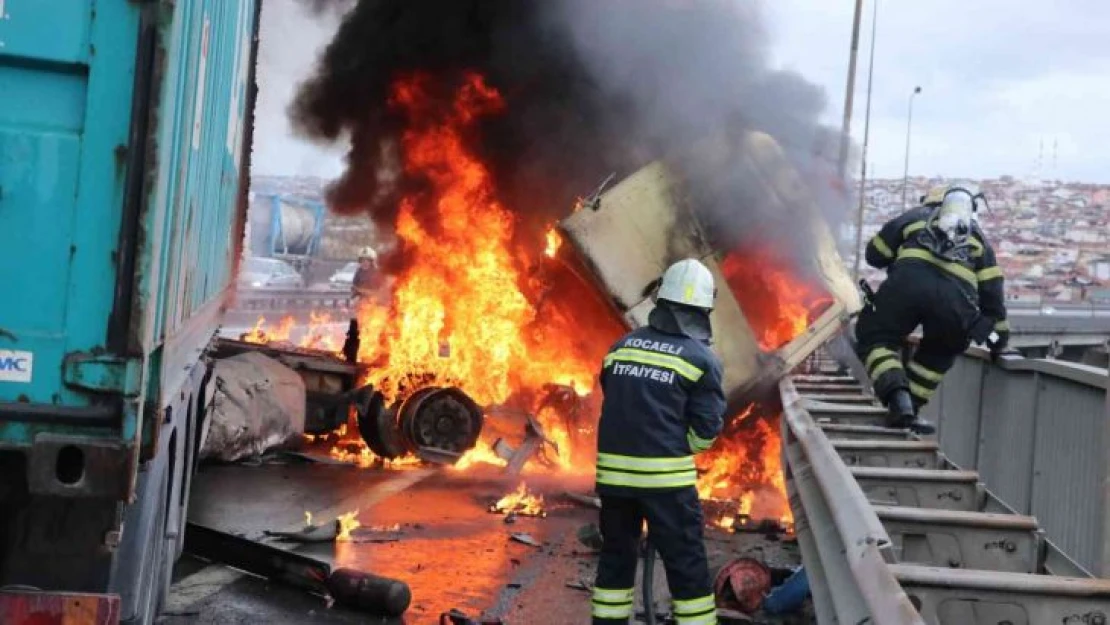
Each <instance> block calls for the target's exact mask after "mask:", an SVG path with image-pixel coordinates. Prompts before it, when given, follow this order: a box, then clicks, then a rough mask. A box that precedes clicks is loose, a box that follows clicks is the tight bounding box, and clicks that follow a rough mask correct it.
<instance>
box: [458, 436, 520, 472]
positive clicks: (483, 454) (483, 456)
mask: <svg viewBox="0 0 1110 625" xmlns="http://www.w3.org/2000/svg"><path fill="white" fill-rule="evenodd" d="M478 464H489V465H493V466H495V467H503V466H506V465H508V464H509V462H508V461H507V460H505V459H504V458H502V457H501V456H498V455H497V454H496V453H495V452H494V451H493V448H492V447H490V446H489V443H486V442H485V441H478V444H477V445H475V446H474V448H473V449H471V450H470V451H468V452H466V453H465V454H463V456H462V458H459V461H458V462H456V463H455V464H454V466H452V467H451V468H452V469H453V470H455V471H465V470H467V469H469V468H470V467H473V466H475V465H478Z"/></svg>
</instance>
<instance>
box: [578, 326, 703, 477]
mask: <svg viewBox="0 0 1110 625" xmlns="http://www.w3.org/2000/svg"><path fill="white" fill-rule="evenodd" d="M721 377H722V372H721V363H720V360H719V359H718V358H717V356H716V354H714V353H713V352H712V350H710V349H709V347H708V346H707V345H705V344H704V343H702V342H700V341H697V340H694V339H691V338H689V337H686V336H682V335H675V334H668V333H665V332H662V331H660V330H657V329H655V328H652V327H650V326H645V327H642V328H639V329H637V330H635V331H633V332H631V333H630V334H628V335H626V336H625V337H624V338H622V339H621V340H619V341H617V343H616V344H615V345H614V346H613V347H612V348H611V349H610V350H609V353H608V354H607V355H606V356H605V360H604V363H603V366H602V371H601V387H602V391H603V392H604V400H603V402H602V407H601V420H600V422H599V424H598V459H597V489H598V492H599V493H602V492H604V493H608V494H628V493H635V492H641V491H644V490H656V491H658V490H672V489H676V488H684V487H688V486H693V485H694V484H695V483H696V480H697V472H696V471H695V468H694V454H696V453H699V452H702V451H705V450H706V449H709V447H710V446H711V445H712V444H713V441H714V440H715V439H716V437H717V434H718V433H719V432H720V430H721V424H722V417H723V416H724V411H725V397H724V390H723V389H722V386H721Z"/></svg>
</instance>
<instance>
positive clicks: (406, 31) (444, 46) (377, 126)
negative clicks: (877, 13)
mask: <svg viewBox="0 0 1110 625" xmlns="http://www.w3.org/2000/svg"><path fill="white" fill-rule="evenodd" d="M767 47H768V41H767V35H766V33H765V32H764V30H763V27H762V17H761V15H760V13H759V10H758V8H756V7H754V6H753V5H752V4H751V3H741V2H735V1H734V0H697V1H696V2H683V1H679V0H605V1H599V0H542V1H532V2H526V1H522V0H451V1H449V2H448V1H443V0H360V1H359V2H358V4H357V5H356V6H355V7H354V8H353V9H352V10H351V11H350V12H349V13H347V15H346V17H345V19H344V21H343V24H342V25H341V26H340V29H339V31H338V32H337V34H336V37H335V39H334V40H333V42H332V43H331V45H330V46H329V47H328V48H327V49H326V51H325V53H324V54H323V55H322V57H321V58H320V60H319V62H318V64H317V70H316V72H315V74H314V75H313V76H311V77H310V78H309V79H308V80H307V81H306V82H305V83H304V84H302V85H301V86H300V89H299V90H298V95H297V97H296V99H295V101H294V103H293V105H292V107H291V115H292V117H293V121H294V126H295V128H296V129H297V130H298V131H299V132H300V133H301V134H303V135H305V136H307V137H309V138H311V139H315V140H323V141H338V140H344V139H346V140H349V142H350V152H349V154H348V158H347V160H348V169H347V171H346V173H345V174H344V175H343V176H342V177H341V178H340V179H339V180H337V181H335V182H334V183H333V184H332V185H331V187H330V188H329V190H328V203H329V205H330V206H331V207H332V209H333V210H335V211H336V212H339V213H347V214H350V213H355V212H369V213H370V214H371V216H373V217H374V218H375V220H377V221H378V222H379V223H382V224H383V225H387V226H392V224H393V220H394V218H395V216H396V210H397V206H398V202H397V198H398V197H399V196H400V195H401V194H402V193H410V192H412V191H413V190H419V189H421V188H422V187H424V186H426V185H427V181H426V180H422V179H421V178H420V175H419V174H415V173H409V172H404V171H401V169H400V166H399V162H400V159H399V158H398V157H397V149H398V147H397V146H398V145H399V143H400V137H401V136H402V134H403V132H404V129H405V123H406V120H405V118H404V116H403V115H400V114H398V112H397V110H396V109H395V107H391V105H390V89H391V85H392V84H393V83H394V81H395V80H397V79H398V78H402V77H406V76H411V75H414V74H420V75H423V76H425V77H427V78H429V79H430V82H431V84H432V85H433V86H432V88H433V89H436V90H437V93H438V94H439V99H440V101H442V102H443V105H444V106H449V105H450V102H451V98H452V96H453V94H454V93H455V92H456V91H457V89H458V87H459V85H460V84H461V83H462V82H463V81H464V80H465V79H466V76H467V75H468V73H469V72H478V73H480V74H482V75H483V76H484V77H485V78H486V80H487V82H488V84H489V85H491V86H492V87H494V88H496V89H497V90H498V91H499V92H500V93H501V94H502V96H503V98H504V100H505V108H504V110H503V111H502V112H501V113H500V114H499V115H495V116H491V117H488V118H486V119H484V120H483V121H482V123H481V124H479V125H477V126H476V127H475V128H474V129H473V132H472V134H471V136H468V137H466V138H465V139H466V141H468V142H469V144H470V145H468V147H469V148H470V149H471V150H473V151H474V152H475V153H476V154H478V155H480V157H481V158H482V160H483V162H484V163H485V164H486V165H487V166H488V167H489V168H490V170H491V173H492V174H493V179H494V180H495V181H496V183H497V186H498V189H497V191H498V194H499V195H500V196H501V200H502V202H503V203H504V205H505V206H507V207H510V208H511V209H512V210H513V211H514V212H515V214H516V215H517V217H518V219H519V220H520V225H521V226H523V227H522V228H520V229H519V230H520V233H521V234H520V236H538V235H539V233H540V232H542V228H544V227H545V226H546V225H547V224H550V222H551V221H552V220H554V219H555V218H557V217H560V216H562V215H564V214H565V213H566V212H568V211H569V210H570V207H571V206H572V205H573V203H574V201H575V199H576V198H577V197H581V196H584V195H586V194H587V193H589V192H590V191H592V190H593V189H594V188H595V187H596V186H597V184H598V183H599V182H600V181H601V180H602V179H603V178H605V177H606V176H607V175H608V174H609V173H616V175H617V179H620V178H622V177H623V176H625V175H628V174H630V173H632V172H633V171H635V170H636V169H638V168H639V167H641V166H643V165H644V164H646V163H648V162H650V161H651V160H654V159H657V158H660V157H668V156H673V157H674V158H673V160H672V162H673V164H674V165H675V166H677V167H678V168H679V169H680V170H682V172H683V174H684V175H685V178H686V179H687V181H688V182H689V185H688V186H687V189H688V191H689V193H690V195H691V197H692V199H693V200H694V202H693V203H694V206H695V207H696V209H697V210H699V211H701V213H702V215H703V217H704V218H706V220H707V221H708V222H709V223H710V224H711V228H710V230H711V231H712V232H714V233H715V234H716V235H717V236H718V237H719V239H718V240H717V241H716V242H717V243H718V244H720V245H721V246H722V247H738V246H743V245H744V244H746V243H749V242H751V241H752V240H753V239H754V240H757V241H759V242H760V243H765V242H766V241H772V242H778V246H779V247H780V248H787V247H789V248H795V249H800V250H805V249H811V247H812V246H809V245H807V244H806V242H805V241H803V240H798V237H799V236H801V235H799V234H797V232H798V230H799V229H798V228H797V227H796V225H797V224H796V223H795V222H794V220H793V219H792V218H791V217H790V215H789V214H788V213H789V211H783V210H782V209H783V204H782V202H784V201H787V202H788V200H783V199H781V198H780V199H778V200H776V201H768V199H767V198H764V197H757V196H755V195H754V192H753V189H760V188H761V185H760V184H753V181H751V180H749V179H748V176H749V175H750V174H748V173H745V171H746V170H745V169H744V168H742V167H734V166H733V162H734V160H735V159H738V158H742V157H743V154H742V151H743V149H744V148H743V147H737V145H736V144H734V143H727V144H725V145H726V146H727V147H725V148H724V150H723V152H720V151H718V154H722V153H723V154H725V155H727V156H726V158H724V159H713V160H711V161H707V160H705V159H690V158H688V157H686V156H683V154H682V153H683V151H684V150H686V149H689V148H690V147H692V146H693V144H695V143H697V142H699V141H702V140H706V139H709V140H710V141H719V139H720V138H721V137H722V136H723V135H724V136H729V135H731V136H736V134H738V133H739V132H740V131H744V130H759V131H763V132H766V133H768V134H770V135H772V136H773V137H774V138H775V139H776V140H777V141H778V142H779V144H780V145H781V146H782V148H783V150H784V152H785V153H786V155H787V157H788V158H789V160H790V161H791V162H792V164H793V165H794V167H795V168H796V169H797V170H798V171H799V172H800V173H801V174H802V180H803V181H804V184H806V185H808V186H809V192H810V194H811V195H812V196H814V197H816V198H817V199H818V202H819V205H820V206H821V207H822V209H823V211H824V212H825V214H826V217H833V218H836V219H838V218H839V217H840V212H841V211H842V209H843V208H844V206H845V205H846V202H847V198H846V196H845V195H844V194H841V193H839V192H837V191H836V190H835V189H836V187H837V185H838V181H837V180H836V176H835V163H834V160H835V157H836V151H837V141H838V139H839V135H838V134H837V133H836V132H835V131H832V130H830V129H828V128H825V127H822V126H821V125H820V124H819V123H818V121H817V120H818V118H819V115H820V114H821V112H822V110H823V109H824V107H825V98H824V94H823V93H822V91H821V90H820V89H819V88H817V87H815V86H813V85H811V84H809V83H807V82H806V81H805V80H804V79H802V78H801V77H800V76H798V75H796V74H793V73H789V72H780V71H774V70H772V69H770V68H769V63H768V59H767ZM734 133H736V134H734ZM784 241H785V242H786V244H785V245H783V243H782V242H784Z"/></svg>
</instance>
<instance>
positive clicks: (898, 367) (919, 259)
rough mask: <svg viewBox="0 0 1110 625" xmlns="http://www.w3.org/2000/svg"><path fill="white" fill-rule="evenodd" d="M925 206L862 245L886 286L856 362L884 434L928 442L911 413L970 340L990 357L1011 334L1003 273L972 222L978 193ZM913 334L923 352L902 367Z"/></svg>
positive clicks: (949, 194)
mask: <svg viewBox="0 0 1110 625" xmlns="http://www.w3.org/2000/svg"><path fill="white" fill-rule="evenodd" d="M922 201H923V205H922V206H919V207H917V208H915V209H913V210H911V211H909V212H906V213H904V214H902V215H901V216H899V217H896V218H895V219H892V220H891V221H889V222H887V223H886V224H885V225H884V226H883V227H882V229H881V230H880V231H879V233H878V234H877V235H875V237H874V238H872V239H871V241H870V242H869V243H868V244H867V251H866V258H867V263H868V264H869V265H871V266H872V267H876V268H879V269H886V270H887V279H886V281H884V282H883V284H882V285H881V286H880V287H879V290H878V292H877V293H875V294H874V297H873V298H872V301H871V302H870V304H869V305H868V306H867V307H865V308H864V310H863V311H862V312H861V313H860V317H859V321H858V323H857V325H856V338H857V342H858V347H857V349H858V353H859V356H860V358H861V359H862V360H863V361H864V364H865V365H866V367H867V372H868V375H870V377H871V381H872V384H873V385H874V387H875V394H876V395H878V397H879V398H880V399H881V400H882V401H883V403H884V404H886V406H887V407H888V409H889V411H890V416H889V418H888V421H887V425H889V426H890V427H895V428H905V427H909V428H910V429H912V430H914V431H916V432H918V433H922V434H929V433H932V432H934V431H935V428H934V427H933V425H932V424H931V423H929V422H928V421H925V420H923V419H921V418H919V417H918V416H917V415H918V412H919V411H920V409H921V407H922V406H924V405H925V404H926V403H927V402H928V401H929V399H930V398H931V397H932V396H933V393H934V392H935V391H936V389H937V386H939V385H940V382H941V379H943V377H944V374H945V372H947V371H948V369H949V368H951V366H952V364H953V363H954V362H955V360H956V357H957V356H958V355H959V354H961V353H962V352H963V351H964V350H966V349H967V348H968V346H969V345H970V343H971V341H974V342H976V343H980V344H982V343H986V344H987V345H988V346H989V347H990V350H991V355H992V356H997V355H998V353H999V352H1001V351H1002V350H1003V349H1004V348H1005V347H1006V343H1007V341H1008V339H1009V335H1010V326H1009V322H1008V321H1007V320H1006V306H1005V303H1004V296H1003V278H1002V270H1001V269H999V267H998V264H997V263H996V261H995V256H994V250H993V249H992V248H991V246H990V244H989V243H987V240H986V237H985V236H984V235H983V232H982V230H980V228H979V225H978V223H977V222H976V220H975V212H976V210H977V209H978V203H979V202H982V201H983V198H982V194H981V193H979V192H978V190H977V189H976V188H975V187H973V186H972V185H957V186H944V187H939V188H935V189H933V190H931V191H930V192H929V194H928V195H926V196H925V197H924V198H922ZM918 325H920V326H921V328H922V338H921V343H920V345H919V346H918V348H917V350H916V351H915V352H914V355H913V359H912V360H911V361H910V363H909V365H908V366H903V362H902V356H901V348H902V346H903V344H904V341H905V339H906V337H907V336H908V335H909V334H910V333H911V332H913V330H914V329H915V328H916V327H917V326H918Z"/></svg>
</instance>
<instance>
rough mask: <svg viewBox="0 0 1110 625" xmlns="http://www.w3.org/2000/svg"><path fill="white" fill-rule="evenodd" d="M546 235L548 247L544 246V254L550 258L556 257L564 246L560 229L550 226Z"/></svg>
mask: <svg viewBox="0 0 1110 625" xmlns="http://www.w3.org/2000/svg"><path fill="white" fill-rule="evenodd" d="M544 237H545V238H546V239H547V247H546V248H544V250H543V254H544V256H547V257H548V258H554V257H555V255H556V254H558V253H559V248H560V247H562V246H563V237H561V236H559V231H558V230H556V229H555V228H550V229H549V230H548V231H547V234H546V235H544Z"/></svg>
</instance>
